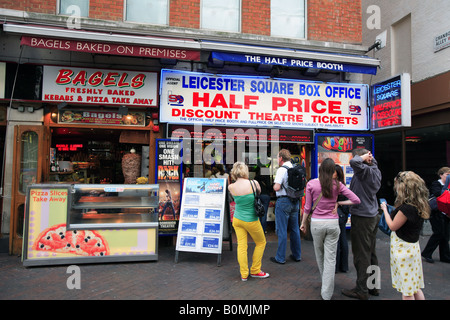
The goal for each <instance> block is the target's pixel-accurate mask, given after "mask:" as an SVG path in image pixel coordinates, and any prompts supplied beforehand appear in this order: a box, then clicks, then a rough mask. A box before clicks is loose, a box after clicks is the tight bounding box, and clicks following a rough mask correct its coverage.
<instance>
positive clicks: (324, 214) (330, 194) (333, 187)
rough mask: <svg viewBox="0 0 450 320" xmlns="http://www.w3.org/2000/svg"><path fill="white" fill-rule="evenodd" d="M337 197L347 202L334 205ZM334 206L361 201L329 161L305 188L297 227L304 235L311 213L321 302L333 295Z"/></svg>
mask: <svg viewBox="0 0 450 320" xmlns="http://www.w3.org/2000/svg"><path fill="white" fill-rule="evenodd" d="M338 195H344V196H346V197H347V199H348V200H345V201H337V197H338ZM336 202H338V204H339V205H352V204H359V203H360V202H361V201H360V199H359V197H358V196H357V195H355V194H354V193H353V192H352V191H350V189H348V188H347V187H346V186H345V185H344V184H343V183H340V182H339V181H338V180H337V174H336V165H335V163H334V161H333V160H332V159H330V158H327V159H325V160H324V161H323V162H322V163H321V165H320V168H319V178H318V179H312V180H310V181H309V182H308V184H307V185H306V193H305V208H304V215H303V218H302V224H301V227H300V230H301V231H303V232H305V231H306V221H307V219H308V215H309V214H310V213H312V215H311V235H312V237H313V244H314V252H315V254H316V261H317V265H318V267H319V272H320V276H321V278H322V288H321V296H322V299H324V300H330V299H331V297H332V295H333V291H334V274H335V268H336V250H337V242H338V240H339V234H340V228H339V216H338V215H337V211H336V210H335V206H336ZM313 204H314V205H313ZM312 207H313V208H314V209H313V210H312Z"/></svg>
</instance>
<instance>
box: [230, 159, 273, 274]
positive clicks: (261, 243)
mask: <svg viewBox="0 0 450 320" xmlns="http://www.w3.org/2000/svg"><path fill="white" fill-rule="evenodd" d="M248 177H249V174H248V167H247V166H246V165H245V163H243V162H236V163H235V164H234V165H233V169H232V170H231V178H232V179H233V180H234V181H235V182H234V183H232V184H230V185H229V186H228V190H229V191H230V193H231V195H232V196H233V198H234V202H235V204H236V207H235V210H234V216H233V227H234V230H235V232H236V238H237V243H238V247H237V258H238V263H239V268H240V273H241V280H242V281H247V279H248V276H249V268H248V258H247V249H248V241H247V234H250V236H251V237H252V239H253V241H254V242H255V250H254V252H253V259H252V266H251V269H250V276H251V277H253V278H267V277H268V276H269V274H268V273H266V272H263V271H261V260H262V257H263V254H264V249H265V248H266V237H265V235H264V231H263V228H262V226H261V222H260V221H259V218H258V216H257V215H256V213H255V206H254V199H255V197H254V195H253V190H252V186H251V185H250V183H253V185H254V186H255V187H256V189H257V190H258V192H260V190H261V189H260V186H259V183H258V182H257V181H252V182H250V180H249V178H248ZM255 192H256V190H255Z"/></svg>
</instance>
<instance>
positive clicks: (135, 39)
mask: <svg viewBox="0 0 450 320" xmlns="http://www.w3.org/2000/svg"><path fill="white" fill-rule="evenodd" d="M3 30H4V31H5V32H10V33H17V34H21V35H22V40H21V44H22V45H26V46H31V47H36V48H41V49H53V50H65V51H79V52H89V53H98V54H113V55H123V56H139V57H147V58H163V59H180V60H194V61H199V60H200V50H199V49H200V45H199V43H198V42H197V41H194V40H192V39H176V38H163V37H153V36H136V35H126V34H113V33H112V34H111V33H102V32H90V31H82V30H75V29H64V28H57V27H42V26H35V25H19V24H11V23H5V24H4V25H3Z"/></svg>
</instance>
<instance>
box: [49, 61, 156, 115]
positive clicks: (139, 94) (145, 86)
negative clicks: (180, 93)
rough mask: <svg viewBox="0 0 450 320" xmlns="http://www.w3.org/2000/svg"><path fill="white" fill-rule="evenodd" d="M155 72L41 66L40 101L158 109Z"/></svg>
mask: <svg viewBox="0 0 450 320" xmlns="http://www.w3.org/2000/svg"><path fill="white" fill-rule="evenodd" d="M157 83H158V76H157V73H155V72H141V71H124V70H105V69H92V68H74V67H58V66H44V84H43V89H42V100H43V101H49V102H67V103H83V104H95V105H99V104H104V105H127V106H136V107H157V106H158V91H157Z"/></svg>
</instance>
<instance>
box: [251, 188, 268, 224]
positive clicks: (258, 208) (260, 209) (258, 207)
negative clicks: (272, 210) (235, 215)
mask: <svg viewBox="0 0 450 320" xmlns="http://www.w3.org/2000/svg"><path fill="white" fill-rule="evenodd" d="M249 181H250V185H251V186H252V191H253V195H254V196H255V213H256V215H257V216H258V217H259V218H261V217H264V215H265V214H266V209H265V208H264V205H263V204H262V202H261V198H260V197H259V192H258V190H256V192H255V189H256V185H255V188H253V183H254V181H253V180H249Z"/></svg>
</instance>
